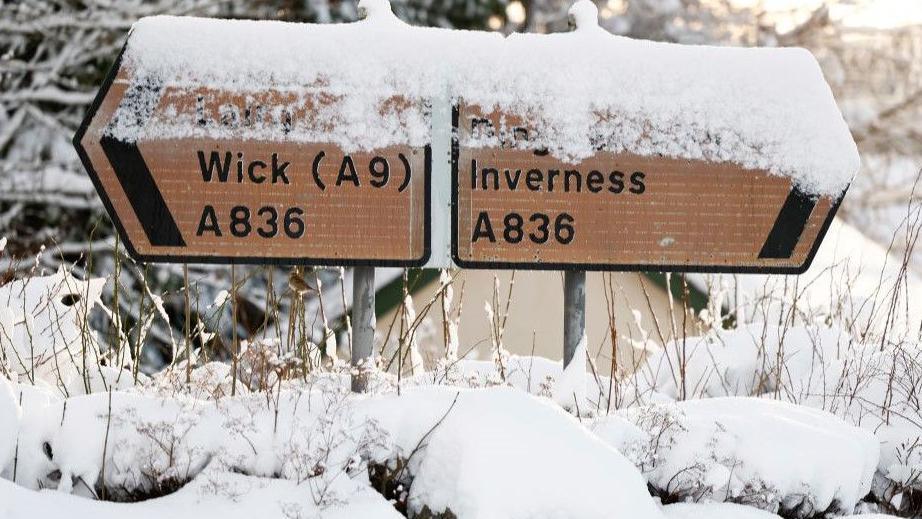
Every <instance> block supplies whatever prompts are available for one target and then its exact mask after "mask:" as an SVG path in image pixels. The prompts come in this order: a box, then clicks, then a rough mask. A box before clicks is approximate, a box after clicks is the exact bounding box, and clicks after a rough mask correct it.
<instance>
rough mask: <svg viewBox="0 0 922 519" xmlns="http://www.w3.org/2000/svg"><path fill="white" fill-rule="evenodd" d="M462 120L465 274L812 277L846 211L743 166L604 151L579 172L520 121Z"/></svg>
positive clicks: (460, 253) (458, 252)
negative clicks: (537, 142) (839, 212)
mask: <svg viewBox="0 0 922 519" xmlns="http://www.w3.org/2000/svg"><path fill="white" fill-rule="evenodd" d="M453 120H454V126H455V132H454V135H455V141H454V143H453V153H452V166H453V168H452V171H453V174H452V177H453V178H452V208H453V219H452V235H453V236H452V256H453V258H454V261H455V262H456V263H457V264H458V265H459V266H461V267H467V268H524V269H527V268H531V269H586V270H674V271H700V272H764V273H788V274H796V273H802V272H804V271H805V270H806V269H807V268H808V267H809V264H810V262H811V261H812V259H813V256H814V255H815V254H816V250H817V248H818V246H819V243H820V241H821V240H822V237H823V235H824V234H825V232H826V230H827V228H828V226H829V224H830V222H831V221H832V218H833V215H834V213H835V211H836V209H837V207H838V204H839V201H840V200H841V196H839V197H838V198H836V199H833V198H831V197H819V198H816V197H811V196H809V195H807V194H805V193H803V192H801V191H800V190H799V189H797V187H795V186H793V185H792V184H791V181H790V180H789V179H788V178H786V177H782V176H778V175H771V174H769V173H768V172H765V171H753V170H745V169H741V168H740V167H738V166H735V165H733V164H715V163H709V162H704V161H691V160H680V159H672V158H664V157H642V156H637V155H630V154H624V153H611V152H606V151H604V150H603V151H599V152H597V153H596V154H595V155H594V156H592V157H590V158H589V159H587V160H584V161H582V162H579V163H577V164H568V163H565V162H563V161H561V160H559V159H556V158H554V157H553V156H552V155H551V154H549V153H547V152H546V151H545V152H542V151H540V150H538V151H535V150H534V149H533V148H534V147H533V146H531V147H529V146H524V145H522V144H523V143H524V142H525V141H526V140H527V139H528V136H529V133H530V132H532V131H533V130H532V128H529V127H528V125H527V124H526V123H525V122H524V121H523V120H522V119H521V118H519V117H516V116H514V115H512V114H506V113H501V112H499V111H496V110H492V111H485V110H482V109H480V108H479V107H477V106H470V105H465V104H463V103H460V104H459V105H458V106H457V107H456V108H455V112H454V114H453ZM485 137H486V138H485ZM484 142H488V143H492V146H488V147H484V146H483V143H484Z"/></svg>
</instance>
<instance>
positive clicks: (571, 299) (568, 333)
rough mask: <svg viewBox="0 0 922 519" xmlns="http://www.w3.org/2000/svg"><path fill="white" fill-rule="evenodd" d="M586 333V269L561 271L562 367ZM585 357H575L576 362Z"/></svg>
mask: <svg viewBox="0 0 922 519" xmlns="http://www.w3.org/2000/svg"><path fill="white" fill-rule="evenodd" d="M585 333H586V271H584V270H568V271H566V272H564V273H563V367H564V369H566V368H567V366H569V365H570V362H571V361H572V360H573V356H574V355H575V354H576V347H577V346H578V345H579V341H580V340H582V338H583V335H584V334H585ZM580 360H582V362H585V361H586V360H585V359H577V362H579V361H580Z"/></svg>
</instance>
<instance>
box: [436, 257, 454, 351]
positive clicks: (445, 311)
mask: <svg viewBox="0 0 922 519" xmlns="http://www.w3.org/2000/svg"><path fill="white" fill-rule="evenodd" d="M446 270H447V269H446ZM446 270H443V272H445V271H446ZM439 278H440V279H441V276H439ZM445 288H446V285H442V290H441V291H440V292H441V298H440V299H441V300H442V343H443V344H444V346H445V355H446V356H448V350H449V349H450V345H449V343H450V339H449V337H448V328H449V317H448V314H449V313H450V312H451V309H450V308H449V307H448V306H449V305H448V303H447V301H446V297H447V296H446V292H447V291H446V289H445Z"/></svg>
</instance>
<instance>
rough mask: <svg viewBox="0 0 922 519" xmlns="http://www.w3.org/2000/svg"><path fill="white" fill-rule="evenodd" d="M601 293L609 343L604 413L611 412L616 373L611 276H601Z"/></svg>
mask: <svg viewBox="0 0 922 519" xmlns="http://www.w3.org/2000/svg"><path fill="white" fill-rule="evenodd" d="M602 293H603V294H604V295H605V311H606V312H607V314H608V338H609V341H611V365H610V366H609V372H608V400H607V407H606V409H605V411H606V413H610V412H611V401H612V391H613V389H614V380H615V375H616V374H617V373H618V328H617V325H616V323H615V289H614V286H613V285H612V274H611V273H610V272H607V273H604V274H602Z"/></svg>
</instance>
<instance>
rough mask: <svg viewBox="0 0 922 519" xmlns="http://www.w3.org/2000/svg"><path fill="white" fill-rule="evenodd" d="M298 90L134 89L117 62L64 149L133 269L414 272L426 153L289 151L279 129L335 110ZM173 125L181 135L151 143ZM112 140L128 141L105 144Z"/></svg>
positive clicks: (142, 84) (291, 145)
mask: <svg viewBox="0 0 922 519" xmlns="http://www.w3.org/2000/svg"><path fill="white" fill-rule="evenodd" d="M297 87H299V85H279V87H278V89H275V90H268V91H266V90H260V91H252V92H247V91H237V90H220V89H215V88H206V87H204V86H196V85H192V86H189V85H186V84H181V83H180V84H178V85H173V84H170V83H164V82H157V81H150V80H144V79H141V78H137V77H133V74H132V71H131V70H130V67H127V66H123V64H122V60H121V58H119V60H118V61H117V62H116V64H115V66H114V67H113V70H112V71H111V72H110V75H109V77H108V78H107V80H106V82H105V84H104V85H103V87H102V88H101V90H100V93H99V95H98V96H97V98H96V101H95V102H94V104H93V105H92V107H91V109H90V111H89V113H88V115H87V117H86V119H85V121H84V123H83V125H82V126H81V128H80V130H79V132H78V133H77V135H76V136H75V138H74V143H75V146H76V148H77V151H78V153H79V154H80V157H81V159H82V161H83V164H84V166H85V167H86V169H87V171H88V172H89V174H90V176H91V178H92V180H93V183H94V184H95V186H96V189H97V191H98V192H99V195H100V197H101V198H102V200H103V202H104V204H105V206H106V209H107V210H108V212H109V215H110V216H111V217H112V220H113V222H114V223H115V225H116V227H117V229H118V231H119V233H120V235H121V237H122V239H123V241H124V242H125V245H126V248H127V249H128V251H129V252H130V253H131V255H132V256H133V257H135V258H136V259H138V260H141V261H167V262H202V263H298V264H336V265H368V266H419V265H422V264H424V263H425V262H426V260H427V259H428V257H429V239H430V232H429V200H430V198H429V196H430V195H429V191H430V189H429V183H430V167H431V153H430V148H429V146H419V147H413V146H392V147H387V148H384V149H378V150H374V151H370V152H360V153H351V152H347V151H345V150H344V149H342V148H341V147H340V146H337V145H335V144H331V143H329V142H324V141H323V139H317V142H304V141H303V140H298V139H291V138H288V136H287V133H288V129H289V128H290V127H291V124H292V121H318V123H317V124H325V119H324V116H323V109H324V108H325V107H328V106H330V105H331V104H334V103H337V102H340V101H341V100H340V98H337V97H336V96H335V95H329V94H327V93H324V92H322V91H321V92H315V91H312V92H304V91H303V89H299V88H297ZM408 102H409V101H407V100H403V99H400V100H395V102H394V104H396V105H399V104H400V103H408ZM177 121H185V122H186V123H187V124H188V125H189V128H188V130H189V131H186V132H183V134H182V135H181V136H176V135H174V134H173V133H170V132H158V131H157V128H158V127H159V126H160V125H163V126H164V127H167V126H169V127H170V128H175V127H176V124H177ZM163 123H169V124H163ZM124 127H130V128H132V129H133V131H134V133H135V134H136V137H135V138H132V137H130V136H129V137H128V138H126V137H125V136H124V135H125V134H126V133H128V134H130V133H131V132H124V131H122V132H119V131H116V130H118V129H119V128H124ZM197 132H198V133H197Z"/></svg>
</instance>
